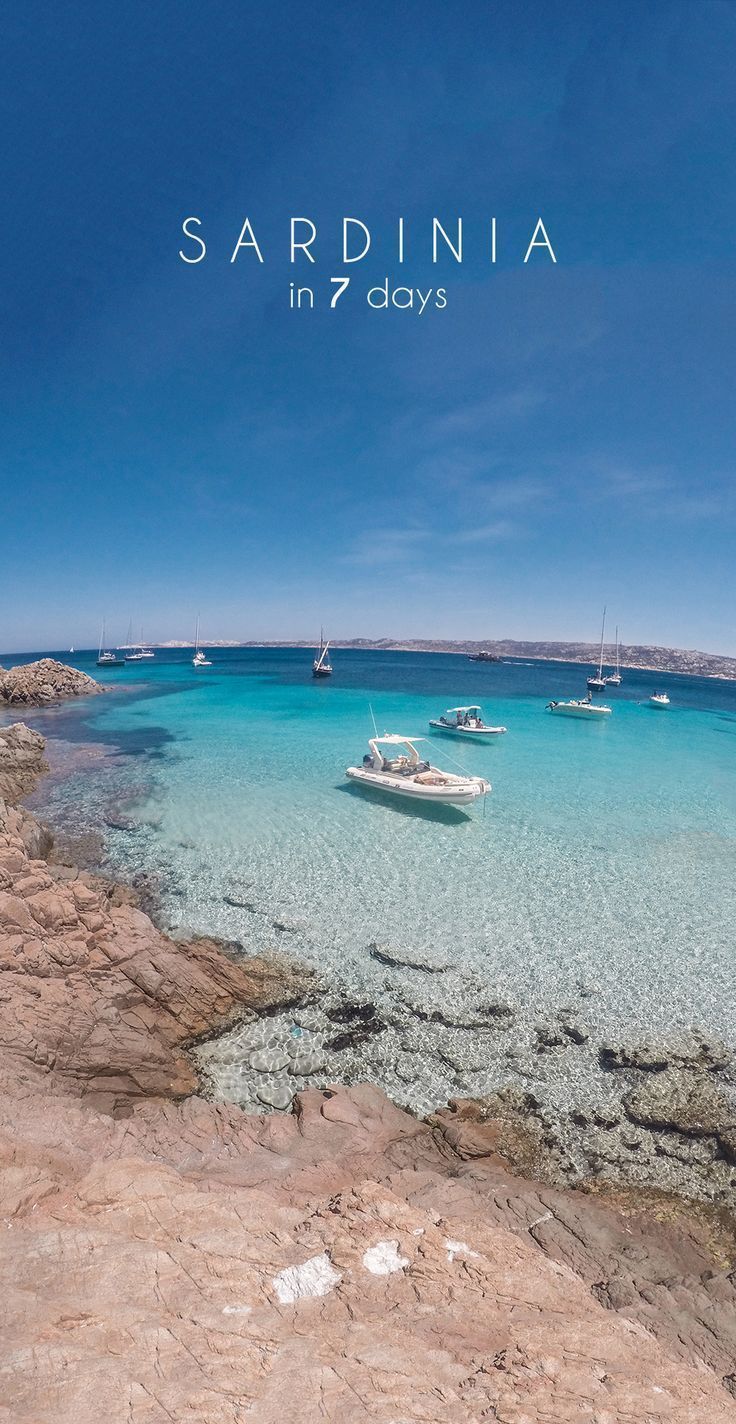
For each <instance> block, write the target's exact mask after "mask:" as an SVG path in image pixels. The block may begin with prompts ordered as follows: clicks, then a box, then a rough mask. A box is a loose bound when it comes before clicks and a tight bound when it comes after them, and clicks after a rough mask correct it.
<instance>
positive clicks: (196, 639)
mask: <svg viewBox="0 0 736 1424" xmlns="http://www.w3.org/2000/svg"><path fill="white" fill-rule="evenodd" d="M194 651H195V653H198V652H199V614H197V626H196V628H195V631H194Z"/></svg>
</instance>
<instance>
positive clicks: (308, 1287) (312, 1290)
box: [273, 1251, 342, 1305]
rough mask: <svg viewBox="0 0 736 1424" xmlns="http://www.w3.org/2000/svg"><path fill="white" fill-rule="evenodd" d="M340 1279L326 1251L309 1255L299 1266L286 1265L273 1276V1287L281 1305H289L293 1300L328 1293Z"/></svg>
mask: <svg viewBox="0 0 736 1424" xmlns="http://www.w3.org/2000/svg"><path fill="white" fill-rule="evenodd" d="M341 1280H342V1276H341V1275H340V1272H339V1271H336V1270H335V1268H334V1266H333V1265H332V1262H331V1261H330V1258H329V1256H328V1255H327V1252H326V1251H322V1253H321V1254H320V1255H319V1256H310V1258H309V1260H308V1261H303V1262H302V1264H301V1266H287V1267H286V1268H285V1270H283V1271H279V1274H278V1275H277V1276H274V1278H273V1288H274V1290H275V1292H276V1295H277V1296H278V1299H279V1300H280V1301H281V1304H282V1305H291V1304H293V1302H294V1301H295V1300H305V1299H309V1298H310V1297H312V1298H313V1297H315V1296H320V1295H329V1293H330V1291H331V1290H334V1288H335V1286H336V1285H337V1283H338V1281H341Z"/></svg>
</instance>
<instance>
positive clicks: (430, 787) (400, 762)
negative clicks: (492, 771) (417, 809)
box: [345, 732, 491, 806]
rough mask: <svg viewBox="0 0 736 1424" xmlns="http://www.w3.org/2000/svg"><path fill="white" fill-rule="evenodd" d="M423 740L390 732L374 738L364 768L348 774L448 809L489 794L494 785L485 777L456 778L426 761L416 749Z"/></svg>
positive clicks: (354, 768)
mask: <svg viewBox="0 0 736 1424" xmlns="http://www.w3.org/2000/svg"><path fill="white" fill-rule="evenodd" d="M423 740H424V738H423V737H414V738H411V737H400V736H398V735H395V734H391V733H389V732H385V733H384V735H383V736H382V737H372V738H371V739H370V740H369V742H368V746H369V747H370V751H369V752H368V753H367V754H366V756H364V757H363V764H362V766H349V767H348V768H347V769H346V772H345V775H346V776H348V777H350V780H351V781H357V782H359V783H360V784H361V785H362V786H368V787H372V788H373V789H374V790H376V791H390V792H392V793H393V794H394V795H396V796H406V797H408V798H410V799H411V800H414V801H420V802H429V801H431V802H434V803H435V804H437V803H439V804H440V805H446V806H468V805H470V804H471V802H473V801H475V800H476V798H477V797H478V796H486V795H487V794H488V792H489V791H490V790H491V783H490V781H486V780H485V779H484V777H482V776H456V775H454V773H453V772H450V771H440V769H439V767H437V766H432V765H431V764H430V763H429V762H428V761H423V760H422V758H421V757H420V755H419V752H418V751H417V749H416V746H415V742H417V741H423Z"/></svg>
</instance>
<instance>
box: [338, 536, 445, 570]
mask: <svg viewBox="0 0 736 1424" xmlns="http://www.w3.org/2000/svg"><path fill="white" fill-rule="evenodd" d="M428 538H429V531H428V530H427V529H420V528H410V529H392V528H391V527H390V526H389V527H387V528H383V527H380V526H379V527H378V528H376V527H374V528H373V529H364V530H363V531H362V532H361V533H360V534H359V535H358V538H357V539H356V540H355V542H354V544H353V546H352V548H351V549H349V550H348V551H347V553H346V554H344V555H343V559H342V562H343V563H347V564H353V565H356V566H359V567H362V568H377V567H379V566H380V565H382V564H396V565H400V564H406V563H411V562H412V561H413V560H414V559H415V557H416V555H417V553H419V552H420V551H421V549H422V546H424V545H426V543H427V540H428Z"/></svg>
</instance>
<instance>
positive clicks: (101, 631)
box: [97, 618, 105, 658]
mask: <svg viewBox="0 0 736 1424" xmlns="http://www.w3.org/2000/svg"><path fill="white" fill-rule="evenodd" d="M104 645H105V620H104V618H103V620H102V627H101V628H100V647H99V651H98V653H97V656H98V658H101V657H102V649H103V647H104Z"/></svg>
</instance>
